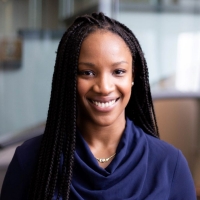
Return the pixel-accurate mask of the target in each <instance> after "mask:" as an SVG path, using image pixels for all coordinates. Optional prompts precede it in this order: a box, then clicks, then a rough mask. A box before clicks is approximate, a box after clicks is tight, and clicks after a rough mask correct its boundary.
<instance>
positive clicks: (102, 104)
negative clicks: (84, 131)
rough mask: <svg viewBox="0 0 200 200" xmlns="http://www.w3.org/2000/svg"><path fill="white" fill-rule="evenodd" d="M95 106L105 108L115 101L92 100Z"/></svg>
mask: <svg viewBox="0 0 200 200" xmlns="http://www.w3.org/2000/svg"><path fill="white" fill-rule="evenodd" d="M92 102H93V103H94V104H95V105H96V106H98V107H101V108H107V107H109V106H112V105H113V104H114V103H115V100H112V101H108V102H106V103H101V102H98V101H92Z"/></svg>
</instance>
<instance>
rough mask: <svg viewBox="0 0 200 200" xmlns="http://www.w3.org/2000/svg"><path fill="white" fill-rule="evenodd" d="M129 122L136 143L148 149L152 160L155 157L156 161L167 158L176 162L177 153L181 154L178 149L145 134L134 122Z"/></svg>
mask: <svg viewBox="0 0 200 200" xmlns="http://www.w3.org/2000/svg"><path fill="white" fill-rule="evenodd" d="M130 123H131V126H132V131H133V132H134V134H135V135H136V136H135V140H137V143H138V144H142V145H143V147H144V148H145V149H146V150H148V154H149V156H150V157H152V159H153V160H154V159H155V160H156V161H158V160H159V159H160V160H161V161H163V160H164V159H167V160H169V161H171V162H176V161H177V158H178V156H179V154H182V153H181V152H180V150H179V149H177V148H176V147H174V146H173V145H171V144H169V143H167V142H165V141H163V140H161V139H159V138H156V137H154V136H152V135H149V134H147V133H146V132H145V131H144V130H142V128H140V127H139V126H137V125H135V124H134V122H130ZM139 141H140V142H139ZM141 141H143V142H141ZM141 148H142V147H141ZM181 156H182V155H181Z"/></svg>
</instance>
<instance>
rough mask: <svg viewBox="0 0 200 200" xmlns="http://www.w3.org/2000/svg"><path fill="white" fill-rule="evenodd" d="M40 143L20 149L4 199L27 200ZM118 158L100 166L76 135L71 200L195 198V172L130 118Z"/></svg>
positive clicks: (178, 155) (3, 189) (119, 146)
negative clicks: (193, 174)
mask: <svg viewBox="0 0 200 200" xmlns="http://www.w3.org/2000/svg"><path fill="white" fill-rule="evenodd" d="M40 141H41V136H40V137H36V138H34V139H32V140H29V141H27V142H25V143H24V144H23V145H22V146H20V147H18V148H17V150H16V153H15V155H14V158H13V160H12V162H11V164H10V166H9V168H8V172H7V174H6V177H5V181H4V185H3V188H2V197H1V200H12V199H15V200H18V199H19V200H22V199H26V198H25V197H26V194H27V190H28V183H29V181H30V177H31V174H32V172H33V169H34V165H35V162H36V157H37V154H38V149H39V145H40ZM116 153H117V154H116V156H115V157H114V159H113V160H112V162H111V163H110V165H109V166H108V167H106V168H105V169H103V168H101V167H99V165H98V163H97V161H96V159H95V158H94V156H93V155H92V153H91V151H90V149H89V147H88V145H87V143H86V142H85V140H84V139H83V138H82V136H81V134H80V133H79V132H77V143H76V152H75V164H74V174H73V179H72V185H71V196H70V199H78V200H82V199H86V200H144V199H145V200H195V199H196V195H195V189H194V183H193V180H192V177H191V173H190V171H189V168H188V164H187V162H186V160H185V158H184V156H183V155H182V153H181V152H180V151H179V150H177V149H176V148H174V147H173V146H171V145H169V144H167V143H166V142H164V141H161V140H159V139H157V138H154V137H152V136H149V135H147V134H145V133H144V132H143V131H142V129H140V128H139V127H137V126H135V125H134V124H133V123H132V121H130V120H129V119H127V123H126V129H125V131H124V133H123V135H122V138H121V140H120V143H119V145H118V148H117V152H116ZM55 199H56V194H55Z"/></svg>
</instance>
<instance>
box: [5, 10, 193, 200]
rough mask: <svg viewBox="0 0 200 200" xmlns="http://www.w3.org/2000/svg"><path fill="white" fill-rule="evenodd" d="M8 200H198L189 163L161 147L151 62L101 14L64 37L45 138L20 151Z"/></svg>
mask: <svg viewBox="0 0 200 200" xmlns="http://www.w3.org/2000/svg"><path fill="white" fill-rule="evenodd" d="M5 199H6V200H8V199H15V200H17V199H29V200H31V199H33V200H36V199H37V200H39V199H41V200H44V199H63V200H66V199H87V200H93V199H99V200H103V199H106V200H117V199H120V200H125V199H126V200H129V199H130V200H133V199H137V200H143V199H147V200H155V199H156V200H163V199H174V200H178V199H185V200H188V199H190V200H193V199H196V197H195V190H194V184H193V180H192V177H191V174H190V171H189V169H188V165H187V163H186V161H185V159H184V157H183V155H182V154H181V153H180V151H179V150H177V149H175V148H174V147H172V146H170V145H169V144H166V143H165V142H163V141H161V140H159V139H158V128H157V124H156V119H155V114H154V109H153V103H152V98H151V93H150V87H149V80H148V70H147V65H146V61H145V58H144V55H143V52H142V50H141V47H140V45H139V43H138V41H137V39H136V38H135V36H134V35H133V33H132V32H131V31H130V30H129V29H128V28H127V27H125V26H124V25H122V24H121V23H119V22H117V21H115V20H113V19H110V18H108V17H106V16H104V15H103V14H102V13H99V14H97V13H94V14H92V15H85V16H82V17H78V18H77V19H76V20H75V22H74V23H73V24H72V25H71V26H70V28H69V29H68V30H67V32H66V33H65V34H64V36H63V38H62V39H61V42H60V44H59V47H58V53H57V59H56V64H55V71H54V75H53V83H52V93H51V99H50V106H49V112H48V118H47V124H46V129H45V132H44V135H43V136H39V137H36V138H34V139H31V140H29V141H27V142H25V143H24V144H23V145H22V146H21V147H18V148H17V150H16V153H15V155H14V158H13V160H12V162H11V164H10V166H9V168H8V172H7V175H6V177H5V181H4V185H3V189H2V200H5Z"/></svg>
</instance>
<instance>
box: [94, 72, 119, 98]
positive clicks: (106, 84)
mask: <svg viewBox="0 0 200 200" xmlns="http://www.w3.org/2000/svg"><path fill="white" fill-rule="evenodd" d="M114 87H115V86H114V82H113V80H112V78H111V77H108V76H106V75H104V76H101V77H99V78H97V79H96V81H95V83H94V86H93V90H94V91H95V92H97V93H100V94H102V95H108V94H109V93H111V92H112V91H113V90H114Z"/></svg>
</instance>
